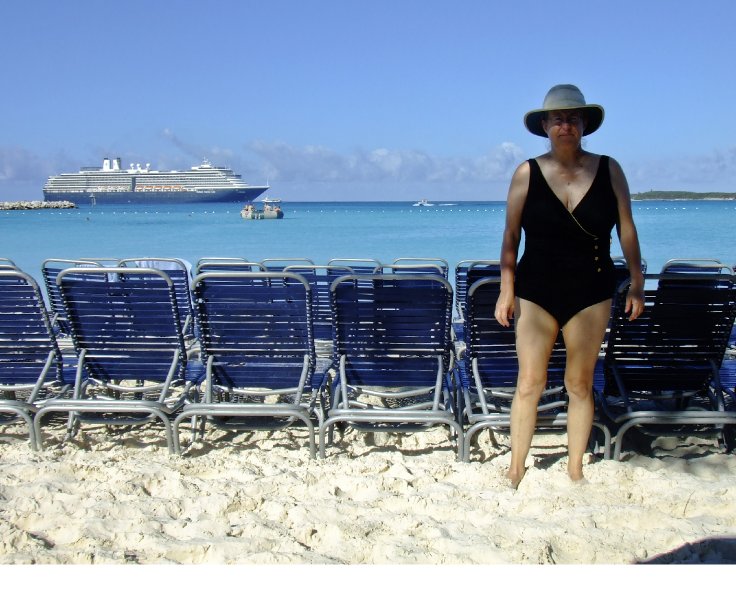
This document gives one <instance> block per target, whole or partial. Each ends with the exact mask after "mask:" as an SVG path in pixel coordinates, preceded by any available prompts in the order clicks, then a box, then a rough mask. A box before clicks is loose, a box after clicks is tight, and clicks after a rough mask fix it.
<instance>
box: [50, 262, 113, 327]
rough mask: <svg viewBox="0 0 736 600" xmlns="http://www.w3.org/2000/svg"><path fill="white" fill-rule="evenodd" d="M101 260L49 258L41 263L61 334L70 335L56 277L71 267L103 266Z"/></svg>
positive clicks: (53, 313) (56, 323) (95, 277)
mask: <svg viewBox="0 0 736 600" xmlns="http://www.w3.org/2000/svg"><path fill="white" fill-rule="evenodd" d="M101 266H102V265H101V264H100V263H99V262H95V261H93V260H89V259H69V258H48V259H46V260H45V261H43V263H42V264H41V275H42V276H43V282H44V285H45V286H46V296H47V297H48V302H49V310H50V311H51V317H52V320H53V323H54V326H55V327H57V328H58V332H59V333H60V334H61V335H69V333H70V329H69V323H68V319H67V315H66V309H65V308H64V303H63V302H62V300H61V290H60V289H59V285H58V283H57V282H56V279H57V277H58V275H59V273H61V272H62V271H63V270H64V269H68V268H70V267H101ZM78 276H79V277H83V276H88V277H92V278H93V279H102V280H104V279H105V278H106V275H104V274H99V273H95V274H94V275H82V274H79V275H78Z"/></svg>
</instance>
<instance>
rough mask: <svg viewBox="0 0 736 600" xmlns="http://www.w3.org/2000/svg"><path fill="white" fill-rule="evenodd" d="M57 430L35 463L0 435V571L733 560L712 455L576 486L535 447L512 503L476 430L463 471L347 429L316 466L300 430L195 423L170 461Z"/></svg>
mask: <svg viewBox="0 0 736 600" xmlns="http://www.w3.org/2000/svg"><path fill="white" fill-rule="evenodd" d="M62 433H63V430H62V429H61V428H58V429H57V428H48V427H47V428H45V429H44V435H45V439H46V442H47V446H46V449H45V450H44V451H43V452H42V453H40V454H39V453H35V452H33V451H31V450H30V447H29V445H28V443H27V441H23V436H24V432H23V428H22V427H21V426H20V425H18V426H15V425H13V426H11V427H4V428H3V429H2V430H1V431H0V434H2V440H0V563H2V564H31V563H41V564H55V563H74V564H91V563H94V564H100V563H102V564H123V563H126V562H127V563H149V564H150V563H154V564H166V563H178V564H192V563H208V564H233V563H241V564H243V563H245V564H293V563H300V564H379V565H380V564H498V563H510V564H539V563H568V564H581V563H582V564H629V563H634V562H638V561H649V560H652V559H654V558H655V557H657V556H658V555H663V556H661V557H660V560H664V561H665V562H668V561H673V560H674V561H676V562H696V563H699V562H718V563H723V562H730V563H736V456H735V455H726V454H723V453H721V452H720V451H719V450H718V449H717V448H715V447H713V446H707V445H700V446H692V444H680V445H678V446H675V445H672V447H671V448H660V449H659V450H658V451H657V454H658V455H659V457H657V458H651V457H645V456H641V455H630V456H628V457H627V459H626V460H625V461H623V462H618V463H616V462H613V461H602V460H601V461H595V462H592V463H591V464H589V465H587V466H586V475H587V478H588V480H589V484H588V485H584V486H579V485H573V484H571V483H570V482H569V480H568V478H567V475H566V471H565V468H566V458H565V445H564V443H565V438H564V436H562V435H560V436H537V437H536V438H535V442H534V447H533V448H532V457H531V458H530V464H531V462H532V460H533V461H534V466H533V467H531V468H530V470H529V472H528V473H527V476H526V478H525V479H524V481H523V482H522V484H521V486H520V488H519V490H518V491H517V492H514V491H512V490H510V489H508V488H507V487H506V485H505V478H504V472H505V469H506V468H507V466H508V460H509V454H508V446H507V439H505V438H503V437H500V438H499V441H500V442H501V446H500V447H499V448H497V449H494V448H493V447H492V446H491V444H490V441H489V436H488V434H487V433H486V434H482V435H481V438H480V440H479V444H480V451H478V450H476V451H475V452H474V455H473V462H471V463H470V464H462V463H458V462H456V461H455V455H454V448H453V446H452V444H451V443H450V441H449V439H448V434H447V430H446V429H444V428H437V429H435V430H433V431H429V432H425V433H421V434H411V435H407V434H404V435H395V434H391V435H389V434H366V433H361V432H353V431H349V432H348V434H347V435H346V437H345V439H344V440H343V441H341V442H340V443H339V444H338V445H337V446H333V447H330V448H328V458H327V459H326V460H310V459H309V455H308V451H307V448H306V435H305V433H304V432H303V431H300V430H292V431H287V432H283V431H282V432H275V433H263V432H260V433H228V432H223V431H217V430H214V429H208V432H207V434H206V439H205V442H204V443H201V444H197V445H196V446H195V447H194V448H193V449H192V450H190V452H189V454H188V455H185V456H183V457H172V456H169V454H168V452H167V450H166V448H165V443H164V442H163V437H162V433H161V430H160V429H158V428H156V427H153V426H147V427H146V428H145V429H143V430H141V429H138V430H127V431H124V432H121V433H111V432H109V431H106V429H105V428H104V427H90V426H85V427H84V428H83V429H82V431H81V433H80V434H79V436H78V438H77V439H76V440H74V441H71V442H66V443H65V444H63V445H59V443H58V442H59V439H60V436H61V435H62ZM186 436H187V439H188V432H186ZM667 454H670V455H671V456H669V457H668V456H667ZM683 454H684V455H686V456H687V458H679V457H678V456H680V455H683Z"/></svg>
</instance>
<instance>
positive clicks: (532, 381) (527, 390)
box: [516, 371, 547, 402]
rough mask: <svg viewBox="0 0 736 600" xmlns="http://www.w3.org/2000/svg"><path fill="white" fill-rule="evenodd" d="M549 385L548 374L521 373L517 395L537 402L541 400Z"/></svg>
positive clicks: (517, 385)
mask: <svg viewBox="0 0 736 600" xmlns="http://www.w3.org/2000/svg"><path fill="white" fill-rule="evenodd" d="M546 385H547V373H546V371H545V372H544V373H520V374H519V379H518V381H517V384H516V391H517V394H518V395H519V396H521V397H523V398H529V399H531V400H534V401H535V402H536V401H538V400H539V397H540V396H541V395H542V392H543V391H544V388H545V386H546Z"/></svg>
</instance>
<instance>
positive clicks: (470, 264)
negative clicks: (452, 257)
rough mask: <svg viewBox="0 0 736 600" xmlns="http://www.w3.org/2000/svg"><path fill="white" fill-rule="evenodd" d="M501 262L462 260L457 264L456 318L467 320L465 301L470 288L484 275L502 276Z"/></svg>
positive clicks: (459, 320)
mask: <svg viewBox="0 0 736 600" xmlns="http://www.w3.org/2000/svg"><path fill="white" fill-rule="evenodd" d="M500 276H501V263H500V261H498V260H487V259H481V260H472V259H466V260H461V261H460V262H458V263H457V264H456V265H455V319H456V320H457V321H458V322H462V321H464V320H465V302H466V300H467V297H468V289H469V288H470V286H471V285H473V283H475V282H476V281H478V280H479V279H482V278H483V277H500Z"/></svg>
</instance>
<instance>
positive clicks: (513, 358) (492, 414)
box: [457, 277, 611, 461]
mask: <svg viewBox="0 0 736 600" xmlns="http://www.w3.org/2000/svg"><path fill="white" fill-rule="evenodd" d="M500 283H501V278H500V277H484V278H482V279H480V280H478V281H476V282H474V283H473V284H472V285H471V286H470V288H469V289H468V294H467V303H466V322H465V329H464V333H465V340H464V341H465V354H464V355H463V356H462V357H461V358H460V359H459V360H458V364H457V375H458V377H459V380H460V382H459V383H460V386H459V387H460V392H461V396H460V400H459V412H460V413H461V417H464V419H463V420H464V421H467V423H468V425H469V428H468V430H467V431H466V433H465V449H464V452H463V459H464V460H465V461H469V460H470V450H471V444H472V441H473V438H474V437H475V436H476V435H477V434H478V433H479V432H480V431H482V430H483V429H490V430H491V431H501V432H508V431H509V430H510V427H511V400H512V399H513V396H514V391H515V389H516V384H517V378H518V358H517V355H516V338H515V334H514V330H513V328H511V327H502V326H501V325H500V324H499V323H498V322H497V321H496V319H495V318H494V309H495V306H496V300H497V299H498V293H499V290H500ZM565 362H566V356H565V349H564V344H563V342H562V338H561V336H560V337H558V339H557V341H556V343H555V346H554V348H553V350H552V355H551V356H550V361H549V367H548V372H547V387H546V389H545V391H544V393H543V394H542V397H541V398H540V402H539V405H538V409H537V429H536V431H537V432H538V433H544V432H559V431H560V430H561V429H565V428H566V427H567V412H566V410H567V396H566V394H565V389H564V379H565ZM594 427H595V429H597V430H598V431H600V432H601V434H602V436H603V437H602V450H603V455H604V457H605V458H608V449H609V446H610V440H611V436H610V432H609V431H608V428H607V427H606V426H605V425H603V424H602V423H600V422H599V421H596V422H595V423H594ZM596 441H597V440H596Z"/></svg>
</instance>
